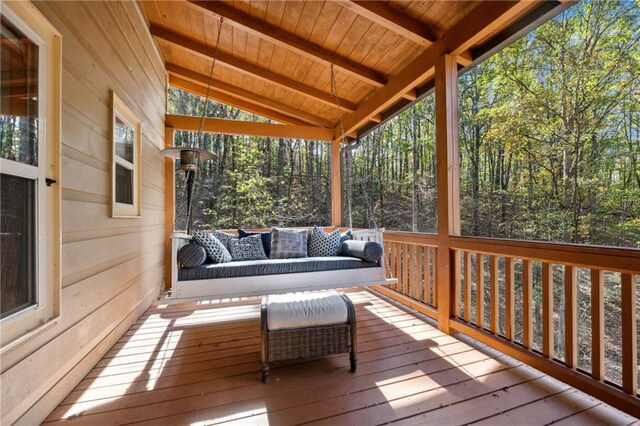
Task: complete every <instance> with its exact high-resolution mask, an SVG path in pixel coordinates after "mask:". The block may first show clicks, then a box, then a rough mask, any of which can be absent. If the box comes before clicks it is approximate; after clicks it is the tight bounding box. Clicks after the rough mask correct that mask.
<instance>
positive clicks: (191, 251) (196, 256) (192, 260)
mask: <svg viewBox="0 0 640 426" xmlns="http://www.w3.org/2000/svg"><path fill="white" fill-rule="evenodd" d="M206 261H207V252H206V251H205V249H204V247H202V246H201V245H200V244H197V243H196V242H192V243H191V244H187V245H185V246H182V247H181V248H180V251H178V262H180V264H181V265H182V267H183V268H195V267H196V266H200V265H202V264H203V263H204V262H206Z"/></svg>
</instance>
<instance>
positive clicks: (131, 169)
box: [111, 93, 140, 217]
mask: <svg viewBox="0 0 640 426" xmlns="http://www.w3.org/2000/svg"><path fill="white" fill-rule="evenodd" d="M112 136H113V154H112V155H113V162H112V171H111V175H112V176H111V193H112V216H113V217H140V121H139V120H138V119H137V118H136V116H135V115H133V113H132V112H131V110H130V109H129V108H127V106H126V105H125V104H124V103H123V102H122V100H120V98H119V97H118V95H116V94H115V93H113V123H112Z"/></svg>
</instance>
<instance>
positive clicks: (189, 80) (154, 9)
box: [141, 0, 543, 138]
mask: <svg viewBox="0 0 640 426" xmlns="http://www.w3.org/2000/svg"><path fill="white" fill-rule="evenodd" d="M542 3H543V2H541V1H511V2H503V1H498V2H493V1H477V0H473V1H433V0H430V1H406V0H405V1H387V2H385V1H350V0H335V1H261V0H259V1H182V0H179V1H155V0H148V1H147V0H144V1H141V4H142V5H143V9H144V12H145V13H146V15H147V17H148V20H149V23H150V31H151V34H152V35H153V36H154V37H155V39H156V40H157V42H158V45H159V47H160V50H161V52H162V54H163V55H164V58H165V61H166V67H167V72H168V73H169V83H170V84H171V85H172V86H175V87H178V88H181V89H184V90H187V91H190V92H192V93H196V94H200V95H204V94H205V93H206V92H207V88H206V87H207V83H208V81H209V72H210V68H211V57H212V55H213V53H214V50H215V49H214V47H215V44H216V37H217V34H218V25H219V19H220V16H222V17H224V23H223V25H222V30H221V41H220V49H219V52H218V56H217V62H216V67H215V72H214V80H213V84H212V90H211V93H210V95H209V96H210V97H211V98H213V99H216V100H218V101H220V102H223V103H226V104H228V105H232V106H235V107H238V108H241V109H244V110H246V111H249V112H253V113H255V114H258V115H262V116H264V117H268V118H271V119H273V120H275V121H278V122H281V123H283V124H290V125H303V126H317V127H323V128H329V129H333V131H334V134H335V136H336V138H339V136H340V131H339V126H338V124H339V120H340V118H341V117H342V118H343V121H344V124H345V127H346V131H347V134H348V135H351V136H355V135H357V132H358V130H359V129H360V128H362V127H363V126H365V125H367V124H368V123H371V122H372V121H373V122H376V121H379V120H380V113H381V112H383V111H384V110H386V109H387V108H389V107H390V106H391V105H393V104H394V103H395V102H397V101H398V100H402V99H403V98H404V99H409V100H412V99H415V97H416V91H415V89H416V88H417V87H419V86H420V85H422V84H424V83H425V82H427V81H428V80H430V79H431V78H432V77H433V65H434V63H435V59H436V58H437V57H438V56H439V55H440V54H441V53H442V52H445V51H446V52H449V53H455V54H457V55H458V56H459V62H460V63H461V64H462V65H467V64H469V63H470V62H471V61H472V60H473V55H472V53H471V52H472V48H473V47H474V46H477V45H479V44H480V43H482V42H483V41H485V40H486V39H488V38H489V37H490V36H492V35H494V34H496V33H498V32H499V31H501V30H502V29H503V28H505V27H507V26H508V25H510V24H511V23H512V22H514V21H515V20H516V19H518V18H519V17H521V16H523V15H524V14H526V13H528V12H530V11H531V10H533V9H535V8H536V7H538V6H540V5H541V4H542ZM331 64H333V65H334V67H335V70H336V75H335V78H336V86H337V97H338V102H336V99H335V97H334V96H333V95H332V93H331V87H330V66H331ZM338 103H339V105H340V107H339V108H338V106H337V104H338Z"/></svg>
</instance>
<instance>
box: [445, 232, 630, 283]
mask: <svg viewBox="0 0 640 426" xmlns="http://www.w3.org/2000/svg"><path fill="white" fill-rule="evenodd" d="M450 246H451V248H452V249H454V250H464V251H471V252H479V253H484V254H493V255H498V256H507V257H515V258H520V259H529V260H539V261H544V262H550V263H558V264H565V265H572V266H578V267H586V268H598V269H605V270H608V271H619V272H627V273H632V274H640V249H636V248H621V247H604V246H586V245H581V244H563V243H550V242H539V241H522V240H504V239H499V238H477V237H451V239H450Z"/></svg>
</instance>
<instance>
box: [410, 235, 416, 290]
mask: <svg viewBox="0 0 640 426" xmlns="http://www.w3.org/2000/svg"><path fill="white" fill-rule="evenodd" d="M409 297H410V298H412V299H415V297H416V246H415V245H413V244H411V245H410V246H409Z"/></svg>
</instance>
